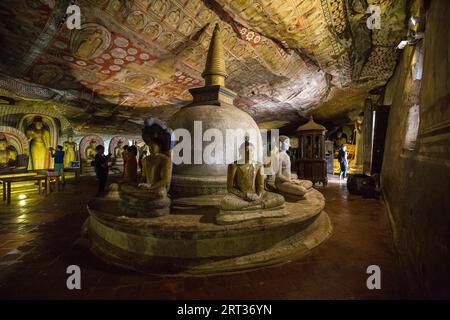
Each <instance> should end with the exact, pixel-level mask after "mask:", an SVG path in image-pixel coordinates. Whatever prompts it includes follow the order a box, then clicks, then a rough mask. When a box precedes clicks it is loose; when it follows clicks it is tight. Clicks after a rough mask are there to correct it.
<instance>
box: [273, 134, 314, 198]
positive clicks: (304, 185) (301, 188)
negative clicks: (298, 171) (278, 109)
mask: <svg viewBox="0 0 450 320" xmlns="http://www.w3.org/2000/svg"><path fill="white" fill-rule="evenodd" d="M290 146H291V144H290V139H289V137H287V136H280V152H279V154H278V162H279V167H278V172H277V173H276V175H275V188H276V192H278V193H280V194H282V195H283V196H284V197H285V198H286V199H288V200H294V201H297V200H301V199H303V196H304V195H305V194H306V193H307V192H308V191H310V190H311V188H312V186H313V183H312V182H311V181H309V180H300V179H296V177H293V175H292V173H291V159H290V157H289V155H288V154H287V153H286V151H288V150H289V148H290Z"/></svg>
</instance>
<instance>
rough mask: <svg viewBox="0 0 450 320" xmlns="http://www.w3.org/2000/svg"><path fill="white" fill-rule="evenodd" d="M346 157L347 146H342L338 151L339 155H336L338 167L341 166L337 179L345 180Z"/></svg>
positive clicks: (346, 169)
mask: <svg viewBox="0 0 450 320" xmlns="http://www.w3.org/2000/svg"><path fill="white" fill-rule="evenodd" d="M347 156H348V152H347V146H345V145H342V147H341V150H339V154H338V161H339V165H340V166H341V172H340V173H339V179H342V178H343V179H345V178H347V171H348V160H347Z"/></svg>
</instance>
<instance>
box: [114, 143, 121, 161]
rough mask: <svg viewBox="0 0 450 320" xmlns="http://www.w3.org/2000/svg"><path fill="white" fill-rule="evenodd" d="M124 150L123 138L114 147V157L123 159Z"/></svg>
mask: <svg viewBox="0 0 450 320" xmlns="http://www.w3.org/2000/svg"><path fill="white" fill-rule="evenodd" d="M122 152H123V142H122V140H119V141H117V145H116V147H115V148H114V158H115V159H116V160H117V159H122Z"/></svg>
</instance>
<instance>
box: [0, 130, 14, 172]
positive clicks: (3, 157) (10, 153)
mask: <svg viewBox="0 0 450 320" xmlns="http://www.w3.org/2000/svg"><path fill="white" fill-rule="evenodd" d="M16 159H17V152H16V151H14V150H11V149H8V140H7V139H6V136H5V135H4V134H3V133H0V168H7V167H13V166H14V165H15V162H16Z"/></svg>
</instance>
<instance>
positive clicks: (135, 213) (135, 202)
mask: <svg viewBox="0 0 450 320" xmlns="http://www.w3.org/2000/svg"><path fill="white" fill-rule="evenodd" d="M120 189H121V190H120V199H121V201H120V204H119V209H120V212H121V213H123V214H124V215H126V216H129V217H139V218H145V217H147V218H151V217H160V216H163V215H167V214H169V213H170V211H169V207H170V204H171V201H170V198H169V197H168V196H167V194H166V195H164V196H163V197H160V198H155V197H154V196H152V194H151V193H150V191H149V190H146V189H140V188H138V187H137V186H133V185H129V184H123V185H122V186H121V188H120Z"/></svg>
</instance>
